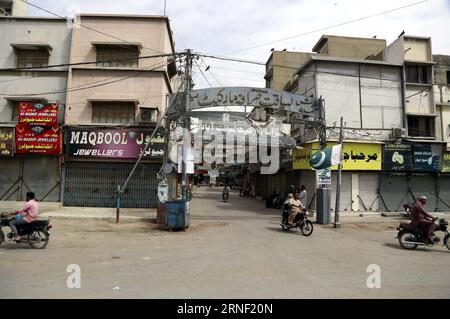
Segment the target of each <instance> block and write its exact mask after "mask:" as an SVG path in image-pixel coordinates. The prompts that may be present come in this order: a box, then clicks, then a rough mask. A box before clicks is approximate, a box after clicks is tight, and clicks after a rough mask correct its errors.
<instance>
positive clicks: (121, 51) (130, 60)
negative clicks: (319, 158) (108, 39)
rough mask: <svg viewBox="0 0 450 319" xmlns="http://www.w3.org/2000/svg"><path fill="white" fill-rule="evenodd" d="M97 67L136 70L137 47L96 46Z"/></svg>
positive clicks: (137, 61)
mask: <svg viewBox="0 0 450 319" xmlns="http://www.w3.org/2000/svg"><path fill="white" fill-rule="evenodd" d="M96 49H97V66H102V67H123V68H137V67H138V66H139V48H138V46H120V45H97V46H96Z"/></svg>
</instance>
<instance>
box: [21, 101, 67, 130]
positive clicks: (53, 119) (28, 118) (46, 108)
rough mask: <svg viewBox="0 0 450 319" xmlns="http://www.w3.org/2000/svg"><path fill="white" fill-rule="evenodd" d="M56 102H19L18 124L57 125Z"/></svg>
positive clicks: (57, 105)
mask: <svg viewBox="0 0 450 319" xmlns="http://www.w3.org/2000/svg"><path fill="white" fill-rule="evenodd" d="M58 107H59V104H58V103H40V102H20V103H19V124H30V125H52V126H57V125H58Z"/></svg>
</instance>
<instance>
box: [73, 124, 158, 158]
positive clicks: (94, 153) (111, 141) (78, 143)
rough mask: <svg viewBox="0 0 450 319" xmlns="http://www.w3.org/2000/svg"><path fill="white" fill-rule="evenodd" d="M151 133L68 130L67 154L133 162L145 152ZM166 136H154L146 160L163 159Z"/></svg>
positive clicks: (150, 131)
mask: <svg viewBox="0 0 450 319" xmlns="http://www.w3.org/2000/svg"><path fill="white" fill-rule="evenodd" d="M151 135H152V130H151V129H145V128H104V127H69V128H68V129H67V131H66V139H67V140H66V146H67V154H68V155H69V156H74V157H85V158H124V159H125V158H131V159H135V158H138V157H139V156H140V154H141V153H142V152H143V150H144V148H145V145H146V143H147V142H149V141H150V137H151ZM164 146H165V144H164V136H163V134H162V132H158V133H156V134H155V136H154V137H153V139H152V140H151V146H150V147H149V148H148V149H147V151H146V152H145V155H144V159H150V158H155V159H156V158H157V159H161V158H163V156H164Z"/></svg>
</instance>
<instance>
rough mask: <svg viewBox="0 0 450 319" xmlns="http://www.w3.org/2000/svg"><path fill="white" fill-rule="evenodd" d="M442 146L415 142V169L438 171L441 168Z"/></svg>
mask: <svg viewBox="0 0 450 319" xmlns="http://www.w3.org/2000/svg"><path fill="white" fill-rule="evenodd" d="M441 156H442V146H441V145H440V144H431V143H430V144H419V143H417V144H414V145H413V170H414V171H416V172H436V171H439V170H440V168H441Z"/></svg>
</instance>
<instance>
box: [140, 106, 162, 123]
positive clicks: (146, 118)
mask: <svg viewBox="0 0 450 319" xmlns="http://www.w3.org/2000/svg"><path fill="white" fill-rule="evenodd" d="M157 121H158V109H157V108H148V107H140V108H139V123H142V124H150V123H156V122H157Z"/></svg>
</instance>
